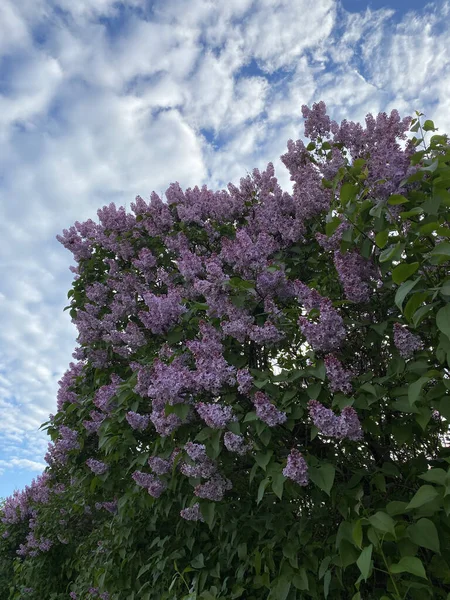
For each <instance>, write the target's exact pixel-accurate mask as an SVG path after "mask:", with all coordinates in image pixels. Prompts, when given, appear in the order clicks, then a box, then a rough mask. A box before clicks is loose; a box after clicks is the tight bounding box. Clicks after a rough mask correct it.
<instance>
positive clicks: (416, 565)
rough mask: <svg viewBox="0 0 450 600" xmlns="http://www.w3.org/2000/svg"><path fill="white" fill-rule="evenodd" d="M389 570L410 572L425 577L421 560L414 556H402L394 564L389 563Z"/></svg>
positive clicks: (392, 571)
mask: <svg viewBox="0 0 450 600" xmlns="http://www.w3.org/2000/svg"><path fill="white" fill-rule="evenodd" d="M389 570H390V572H391V573H411V575H417V577H423V578H424V579H427V576H426V574H425V569H424V568H423V564H422V561H421V560H420V559H419V558H416V557H415V556H404V557H403V558H401V559H400V560H399V562H398V563H397V564H396V565H391V566H390V568H389Z"/></svg>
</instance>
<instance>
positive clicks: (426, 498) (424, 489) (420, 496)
mask: <svg viewBox="0 0 450 600" xmlns="http://www.w3.org/2000/svg"><path fill="white" fill-rule="evenodd" d="M438 495H439V494H438V492H437V490H436V488H434V487H433V486H432V485H422V486H421V487H420V488H419V489H418V490H417V492H416V493H415V494H414V496H413V498H412V500H411V502H410V503H409V504H408V506H407V507H406V510H410V509H411V508H419V507H420V506H423V505H424V504H426V503H427V502H431V501H432V500H434V499H435V498H436V496H438Z"/></svg>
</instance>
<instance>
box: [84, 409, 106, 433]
mask: <svg viewBox="0 0 450 600" xmlns="http://www.w3.org/2000/svg"><path fill="white" fill-rule="evenodd" d="M89 416H90V417H91V420H90V421H88V420H86V421H83V426H84V428H85V429H86V430H87V432H88V433H97V432H98V430H99V429H100V425H101V424H102V423H103V421H104V420H105V418H106V415H105V414H104V413H101V412H98V410H91V412H90V413H89Z"/></svg>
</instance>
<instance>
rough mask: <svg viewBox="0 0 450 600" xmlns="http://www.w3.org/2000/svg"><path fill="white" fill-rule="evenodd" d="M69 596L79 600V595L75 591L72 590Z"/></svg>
mask: <svg viewBox="0 0 450 600" xmlns="http://www.w3.org/2000/svg"><path fill="white" fill-rule="evenodd" d="M69 596H70V597H71V599H72V600H77V595H76V594H75V592H70V594H69Z"/></svg>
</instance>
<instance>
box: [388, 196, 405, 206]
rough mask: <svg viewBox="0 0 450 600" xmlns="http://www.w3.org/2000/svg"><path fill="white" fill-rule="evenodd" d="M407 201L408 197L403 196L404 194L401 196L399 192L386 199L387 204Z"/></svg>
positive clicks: (394, 204)
mask: <svg viewBox="0 0 450 600" xmlns="http://www.w3.org/2000/svg"><path fill="white" fill-rule="evenodd" d="M407 202H409V200H408V198H405V196H402V195H401V194H393V195H392V196H391V197H390V198H389V200H388V204H391V205H392V206H396V205H397V204H406V203H407Z"/></svg>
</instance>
